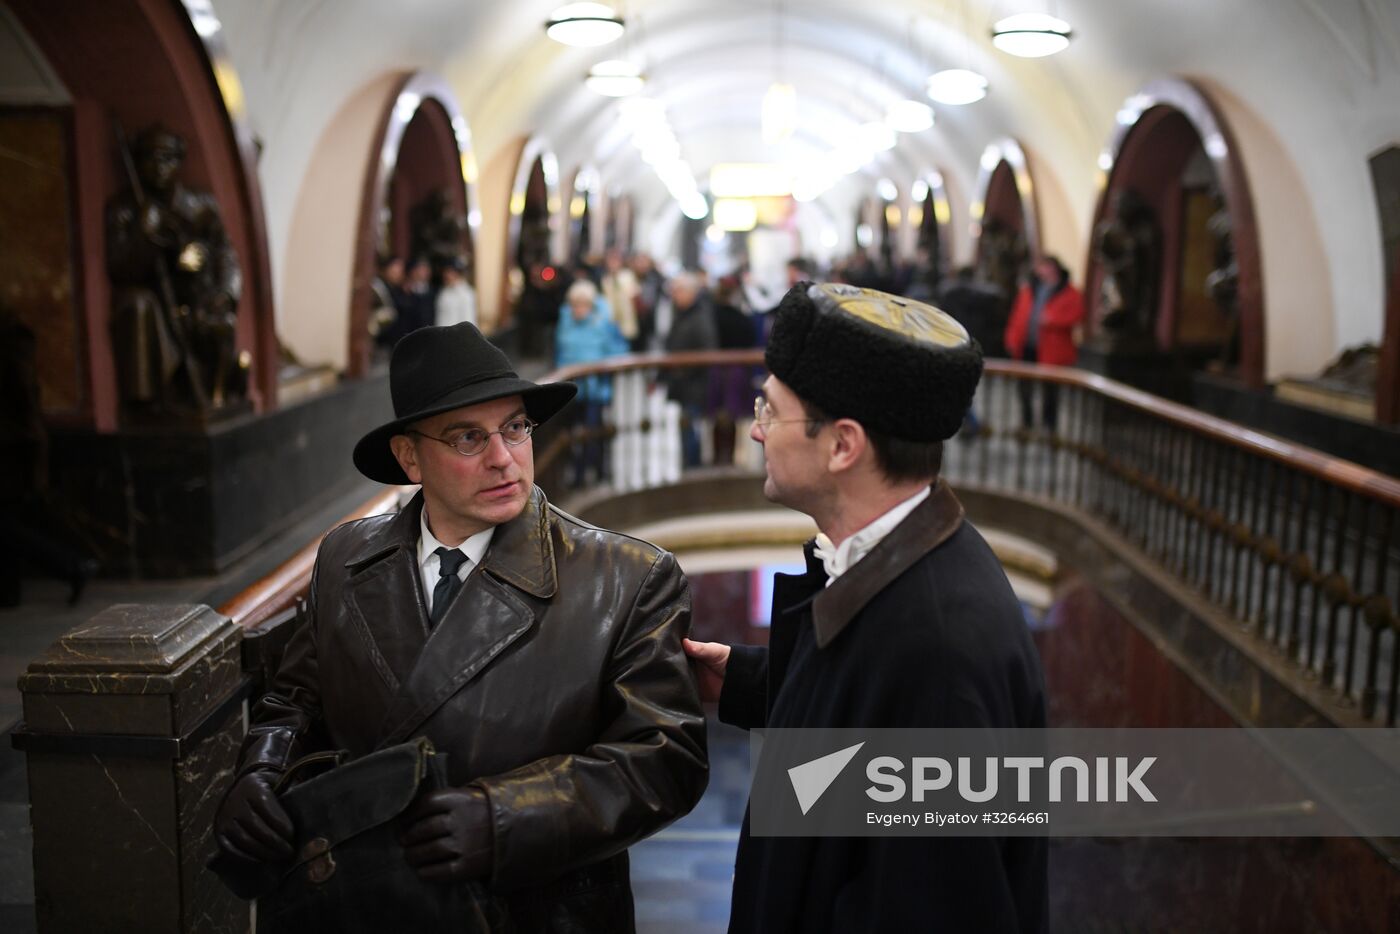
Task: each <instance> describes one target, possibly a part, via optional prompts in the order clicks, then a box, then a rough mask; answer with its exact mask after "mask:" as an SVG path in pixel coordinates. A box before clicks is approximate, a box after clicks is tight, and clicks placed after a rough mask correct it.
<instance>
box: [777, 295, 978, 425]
mask: <svg viewBox="0 0 1400 934" xmlns="http://www.w3.org/2000/svg"><path fill="white" fill-rule="evenodd" d="M773 314H774V320H773V329H772V334H771V336H770V337H769V338H768V349H767V350H766V352H765V353H764V362H765V363H767V365H768V369H769V371H770V372H771V373H772V374H773V375H774V376H776V377H777V378H778V379H780V380H782V381H783V382H784V383H786V384H787V385H788V387H789V388H791V389H792V391H793V392H795V393H797V394H798V395H799V396H801V397H802V398H803V399H805V400H807V401H808V402H810V403H812V404H813V405H815V406H817V407H818V408H820V409H821V410H822V411H823V412H825V413H826V414H827V415H829V416H831V417H832V418H854V419H855V420H856V421H858V422H860V423H861V424H862V425H865V426H866V427H867V428H870V429H873V430H875V431H878V432H880V433H881V434H885V435H889V436H891V437H894V438H900V439H903V440H905V441H922V442H932V441H943V440H945V439H947V438H951V437H952V436H953V435H954V434H956V433H957V431H958V428H959V426H961V425H962V420H963V416H964V415H965V414H966V413H967V409H968V406H970V405H971V404H972V394H973V393H974V392H975V391H976V390H977V381H978V380H979V379H981V377H982V350H981V348H980V347H978V346H977V342H976V341H974V340H973V339H972V338H971V337H969V336H968V333H967V330H966V329H965V328H964V327H963V326H962V325H961V324H959V323H958V322H957V321H956V320H955V319H954V318H953V317H952V316H951V315H949V314H948V313H947V312H945V311H942V310H940V309H938V308H935V307H934V306H932V305H926V304H924V303H923V302H916V301H913V300H912V299H907V298H900V297H899V296H897V295H888V294H886V293H884V292H877V291H875V290H874V289H861V288H856V287H855V286H851V285H837V284H833V283H811V282H799V283H798V284H797V285H795V286H793V287H792V289H791V290H790V291H789V292H788V293H787V295H785V296H783V300H782V302H781V303H779V305H778V307H777V309H776V311H774V313H773Z"/></svg>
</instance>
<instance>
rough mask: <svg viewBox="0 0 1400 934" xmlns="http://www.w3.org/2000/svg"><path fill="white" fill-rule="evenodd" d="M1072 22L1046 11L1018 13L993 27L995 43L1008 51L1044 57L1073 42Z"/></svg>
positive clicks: (1062, 49) (1023, 55) (1061, 49)
mask: <svg viewBox="0 0 1400 934" xmlns="http://www.w3.org/2000/svg"><path fill="white" fill-rule="evenodd" d="M1069 34H1070V28H1069V23H1066V22H1065V21H1064V20H1062V19H1056V18H1055V17H1053V16H1049V15H1047V14H1045V13H1017V14H1016V15H1015V16H1008V17H1007V18H1006V19H1004V20H1001V21H999V22H998V23H997V24H996V25H995V26H993V27H992V45H994V46H996V47H997V48H999V49H1001V50H1002V51H1003V52H1006V53H1007V54H1008V55H1018V56H1020V57H1021V58H1043V57H1044V56H1046V55H1054V54H1055V53H1056V52H1061V51H1064V49H1066V48H1067V47H1068V46H1069Z"/></svg>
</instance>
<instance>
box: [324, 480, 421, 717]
mask: <svg viewBox="0 0 1400 934" xmlns="http://www.w3.org/2000/svg"><path fill="white" fill-rule="evenodd" d="M422 509H423V494H422V493H421V492H420V493H419V494H418V495H417V496H415V497H414V498H413V499H412V500H411V501H410V502H409V504H408V505H407V506H405V507H404V508H403V509H402V510H401V511H400V512H399V514H398V515H397V516H395V517H394V519H393V520H392V521H391V522H390V523H389V524H388V525H386V526H385V527H384V528H383V530H382V531H381V532H379V533H378V534H376V535H372V536H370V537H369V538H368V539H367V540H366V541H365V543H364V545H363V546H362V547H361V548H359V549H358V550H357V551H356V552H355V553H354V554H353V555H351V556H350V558H349V559H347V560H346V562H345V566H346V567H347V568H349V569H350V572H351V573H350V577H349V578H348V579H347V580H346V583H345V590H344V597H343V599H344V600H345V604H346V608H347V609H348V610H349V613H348V619H349V622H350V625H351V627H352V628H353V629H354V630H355V631H356V633H357V634H358V635H359V636H360V645H361V648H362V649H363V651H364V652H365V654H366V655H367V656H368V658H369V660H370V663H371V664H372V665H373V666H374V669H375V671H377V672H378V673H379V676H380V677H381V678H382V679H383V680H384V684H385V686H386V687H387V689H388V692H389V693H390V694H391V695H392V694H394V693H396V692H397V691H398V690H399V686H400V685H401V684H402V683H403V681H404V680H405V679H406V678H407V677H408V675H409V672H411V671H412V670H413V666H414V664H415V662H416V661H417V660H418V656H419V654H420V653H421V652H422V649H423V643H424V642H426V641H427V638H428V611H427V607H426V606H425V605H424V601H423V592H422V588H421V586H420V584H419V575H418V561H417V544H418V523H419V516H420V514H421V512H422Z"/></svg>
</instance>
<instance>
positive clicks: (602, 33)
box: [544, 3, 626, 48]
mask: <svg viewBox="0 0 1400 934" xmlns="http://www.w3.org/2000/svg"><path fill="white" fill-rule="evenodd" d="M625 28H626V27H624V26H623V25H622V20H621V19H619V18H618V16H617V14H616V13H614V12H613V11H612V7H609V6H604V5H603V4H601V3H570V4H566V5H565V6H561V7H560V8H559V9H557V10H555V11H554V12H553V13H551V14H550V16H549V21H548V22H546V23H545V24H544V33H545V35H547V36H549V38H551V39H553V40H554V41H555V42H561V43H563V44H564V45H572V46H578V47H581V48H587V47H590V46H595V45H607V44H608V43H609V42H612V41H613V40H615V39H617V38H618V37H619V36H621V35H622V33H623V30H624V29H625Z"/></svg>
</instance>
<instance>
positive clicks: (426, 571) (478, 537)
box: [418, 503, 496, 613]
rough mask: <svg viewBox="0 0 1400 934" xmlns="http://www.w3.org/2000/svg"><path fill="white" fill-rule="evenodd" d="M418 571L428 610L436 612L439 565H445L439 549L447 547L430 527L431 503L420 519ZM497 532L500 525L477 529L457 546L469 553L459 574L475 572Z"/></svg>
mask: <svg viewBox="0 0 1400 934" xmlns="http://www.w3.org/2000/svg"><path fill="white" fill-rule="evenodd" d="M418 526H419V531H418V574H419V577H420V578H421V579H422V582H423V599H424V601H426V603H427V608H428V612H429V613H432V612H433V589H434V588H435V587H437V582H438V568H439V566H440V565H441V564H442V559H441V558H439V557H438V556H437V555H436V554H435V552H436V551H437V549H439V548H445V547H447V546H445V545H443V543H442V542H440V541H438V539H437V536H435V535H433V533H432V530H431V529H429V528H428V506H427V504H426V503H425V504H424V505H423V514H422V515H421V516H419V518H418ZM495 534H496V527H495V526H494V525H493V526H491V527H490V528H489V529H486V530H484V531H481V532H477V533H476V534H475V535H473V536H472V537H471V538H468V539H467V540H466V541H464V542H462V544H460V545H458V546H457V550H458V551H460V552H462V553H463V554H464V555H466V556H467V560H466V561H463V562H462V566H461V567H460V568H458V569H457V576H458V577H459V578H460V579H462V580H466V579H467V575H468V574H470V573H471V572H472V568H474V567H476V566H477V565H478V564H480V563H481V559H482V558H484V557H486V549H487V548H489V547H490V546H491V536H493V535H495Z"/></svg>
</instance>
